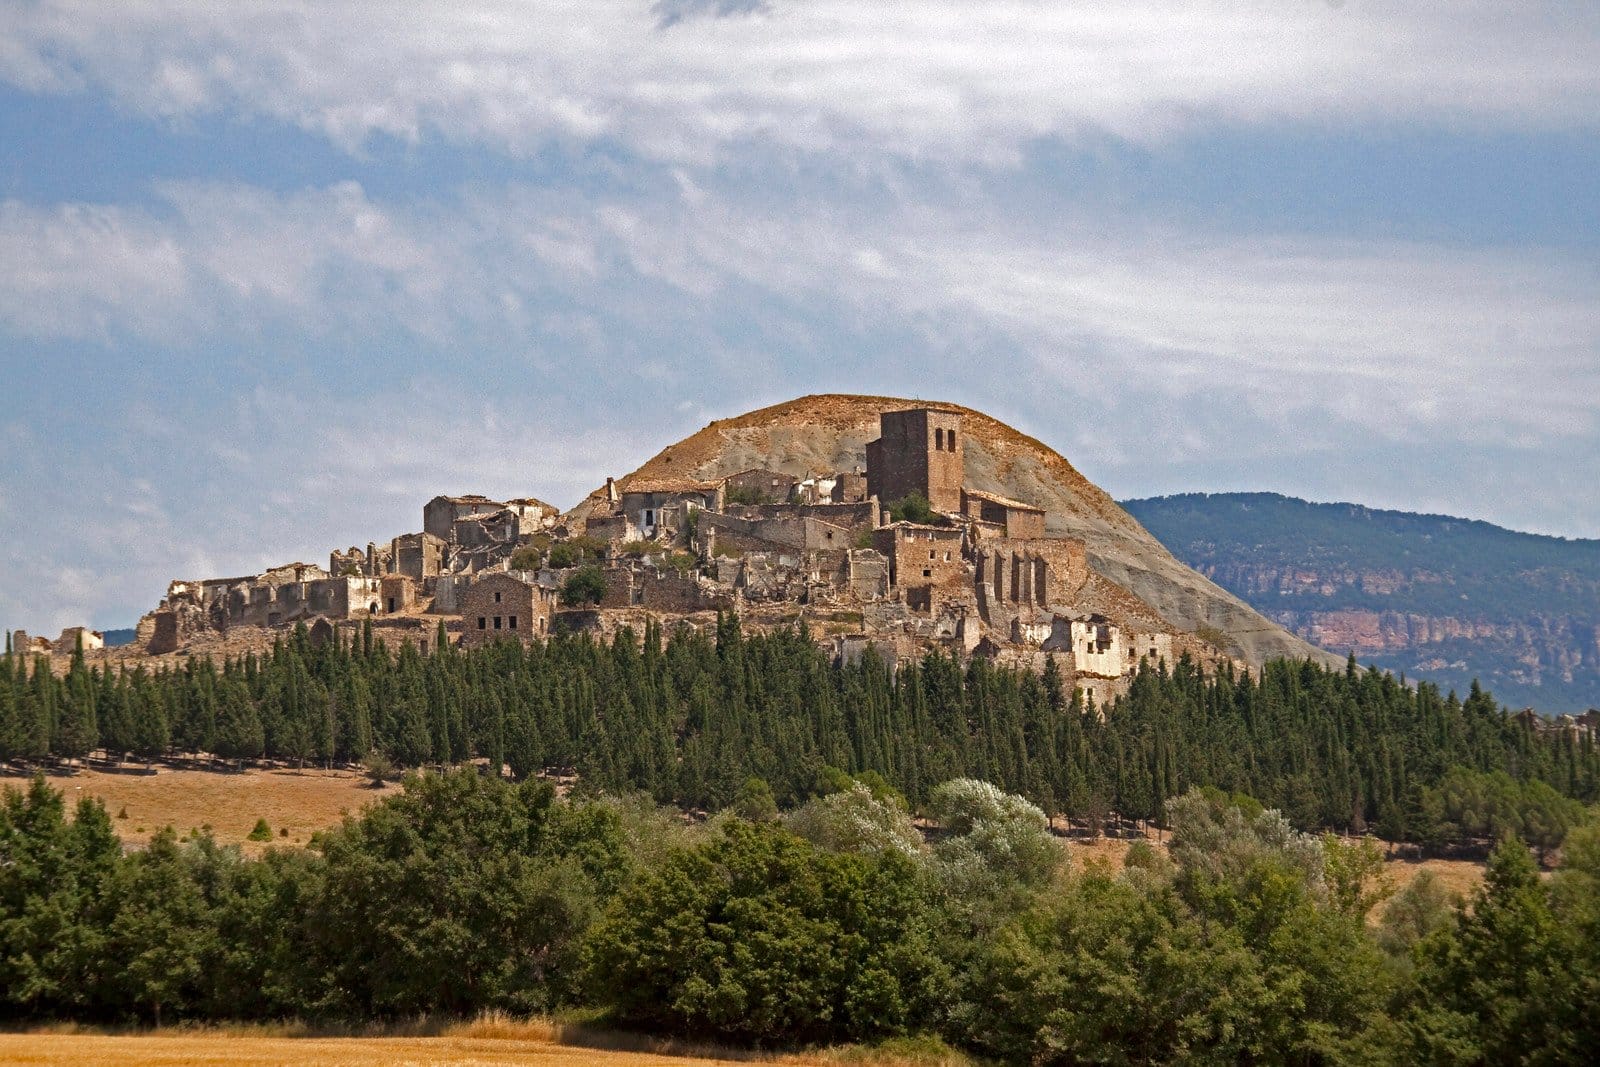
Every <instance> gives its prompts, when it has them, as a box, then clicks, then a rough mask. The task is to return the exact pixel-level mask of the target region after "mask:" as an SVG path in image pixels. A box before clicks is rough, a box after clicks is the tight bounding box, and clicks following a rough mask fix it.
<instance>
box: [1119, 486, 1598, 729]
mask: <svg viewBox="0 0 1600 1067" xmlns="http://www.w3.org/2000/svg"><path fill="white" fill-rule="evenodd" d="M1122 506H1123V507H1124V508H1125V509H1127V511H1128V512H1129V513H1130V514H1132V515H1133V516H1134V517H1135V518H1137V519H1138V520H1139V521H1140V522H1141V523H1142V524H1143V525H1144V526H1145V528H1146V529H1148V530H1149V531H1150V532H1151V533H1152V534H1154V535H1155V536H1156V537H1157V538H1158V539H1159V540H1160V541H1161V542H1162V543H1163V544H1165V545H1166V546H1167V547H1168V548H1169V549H1170V550H1171V551H1172V552H1173V554H1174V555H1176V556H1177V557H1178V558H1179V559H1180V560H1182V561H1183V562H1185V563H1187V564H1188V565H1190V566H1191V567H1193V568H1194V569H1196V570H1197V571H1199V572H1200V573H1202V574H1204V575H1205V576H1206V577H1208V578H1210V579H1211V580H1213V581H1215V582H1216V583H1217V584H1218V585H1221V586H1222V587H1223V588H1225V589H1227V590H1228V591H1229V592H1231V593H1234V594H1235V595H1237V596H1239V597H1241V598H1242V599H1244V600H1245V601H1247V602H1248V603H1249V604H1250V605H1251V606H1252V607H1254V608H1256V609H1257V610H1258V611H1260V612H1261V613H1262V614H1264V615H1266V616H1267V617H1269V618H1271V619H1272V620H1273V621H1275V622H1277V623H1280V624H1281V625H1283V626H1284V627H1285V628H1287V629H1289V630H1292V631H1293V632H1294V633H1296V634H1297V635H1299V636H1300V637H1302V638H1305V639H1306V640H1307V641H1310V642H1312V643H1313V644H1317V645H1320V646H1322V647H1324V648H1327V649H1330V650H1333V651H1336V652H1349V651H1353V652H1355V654H1356V655H1357V656H1359V657H1360V658H1361V660H1362V661H1363V662H1372V663H1376V664H1377V665H1379V666H1381V667H1385V668H1388V669H1390V670H1394V671H1403V672H1405V674H1406V675H1407V676H1409V677H1419V678H1427V679H1429V680H1432V681H1435V682H1438V683H1439V684H1440V685H1442V686H1446V687H1456V688H1465V687H1466V686H1467V685H1468V684H1469V683H1470V682H1471V680H1472V679H1474V678H1477V679H1481V680H1482V682H1483V684H1484V685H1485V686H1487V687H1488V688H1490V689H1492V690H1493V691H1494V692H1495V694H1496V695H1497V696H1499V697H1500V699H1502V700H1504V701H1506V702H1507V703H1511V704H1515V705H1529V706H1533V707H1536V708H1538V709H1539V710H1540V711H1543V712H1546V713H1554V712H1561V711H1574V710H1581V709H1583V708H1585V707H1589V706H1600V541H1597V540H1568V539H1564V538H1559V537H1546V536H1541V535H1537V534H1527V533H1518V532H1516V531H1513V530H1507V529H1504V528H1502V527H1498V526H1494V525H1492V524H1490V523H1487V522H1481V521H1476V520H1470V519H1460V518H1453V517H1450V516H1445V515H1420V514H1414V513H1410V512H1401V511H1385V510H1380V509H1375V508H1367V507H1363V506H1361V505H1358V504H1317V503H1310V502H1307V501H1304V500H1297V499H1295V498H1292V497H1286V496H1281V495H1278V494H1276V493H1211V494H1206V493H1186V494H1181V495H1176V496H1168V497H1153V498H1149V499H1144V500H1130V501H1124V502H1123V504H1122Z"/></svg>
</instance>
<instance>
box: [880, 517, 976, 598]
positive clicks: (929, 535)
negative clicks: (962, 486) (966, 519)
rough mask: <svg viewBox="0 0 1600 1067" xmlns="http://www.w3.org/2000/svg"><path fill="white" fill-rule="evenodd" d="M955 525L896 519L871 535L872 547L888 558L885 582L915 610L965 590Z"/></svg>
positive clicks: (959, 536)
mask: <svg viewBox="0 0 1600 1067" xmlns="http://www.w3.org/2000/svg"><path fill="white" fill-rule="evenodd" d="M962 541H963V535H962V532H961V531H960V530H958V529H953V528H950V527H943V526H919V525H917V524H915V523H910V522H896V523H891V524H889V525H888V526H884V527H882V528H880V529H878V530H877V531H875V532H874V533H873V535H872V543H873V547H874V548H876V549H877V550H878V552H879V553H880V554H882V555H883V556H884V558H885V559H887V560H888V561H889V585H890V587H891V588H892V589H893V590H894V591H895V592H896V593H897V594H898V595H899V596H900V598H901V599H903V600H904V601H905V602H906V605H907V606H908V607H910V608H912V609H913V610H915V611H922V612H932V611H934V610H936V608H937V606H938V605H939V604H940V603H941V602H942V601H944V600H946V599H949V598H950V597H952V596H960V595H962V594H964V593H965V592H967V561H966V560H965V558H963V556H962V552H961V547H962Z"/></svg>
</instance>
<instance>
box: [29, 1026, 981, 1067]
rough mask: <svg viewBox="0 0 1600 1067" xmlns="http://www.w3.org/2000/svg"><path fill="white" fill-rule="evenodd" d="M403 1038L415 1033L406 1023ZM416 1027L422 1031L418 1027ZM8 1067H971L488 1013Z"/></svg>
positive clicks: (123, 1044) (77, 1049)
mask: <svg viewBox="0 0 1600 1067" xmlns="http://www.w3.org/2000/svg"><path fill="white" fill-rule="evenodd" d="M399 1029H400V1030H401V1031H404V1030H405V1029H407V1028H406V1027H405V1026H404V1025H402V1026H401V1027H400V1028H399ZM413 1029H417V1028H416V1027H413ZM0 1063H4V1064H51V1065H56V1064H72V1065H73V1067H124V1065H125V1067H205V1065H209V1064H218V1065H223V1064H226V1065H228V1067H238V1065H241V1064H243V1065H245V1067H268V1065H277V1064H318V1065H327V1067H379V1065H385V1067H387V1065H390V1064H417V1065H422V1064H428V1065H434V1064H438V1065H459V1067H467V1065H477V1064H500V1063H508V1064H509V1063H522V1064H532V1065H535V1067H578V1065H580V1064H594V1065H596V1067H699V1065H710V1064H728V1063H764V1064H786V1065H799V1064H834V1065H851V1067H965V1065H967V1064H969V1063H970V1061H969V1060H968V1059H967V1058H966V1057H964V1056H962V1055H961V1054H960V1053H956V1052H951V1051H948V1050H945V1049H943V1048H942V1047H939V1046H937V1045H935V1046H934V1047H931V1048H929V1047H922V1046H918V1047H913V1048H909V1049H908V1050H907V1051H905V1052H904V1053H902V1052H901V1051H899V1050H897V1049H895V1048H894V1047H892V1046H891V1047H885V1048H876V1049H873V1048H864V1047H851V1046H845V1047H841V1048H836V1049H826V1050H822V1051H819V1052H815V1053H761V1052H751V1051H744V1050H738V1049H725V1048H719V1047H716V1046H699V1045H693V1044H688V1043H684V1042H672V1041H663V1040H656V1039H652V1038H649V1037H645V1036H642V1035H632V1034H622V1033H614V1032H607V1031H603V1030H598V1031H597V1030H592V1029H589V1028H588V1027H586V1026H582V1025H575V1026H574V1025H567V1024H563V1023H559V1022H555V1021H552V1020H549V1019H539V1018H535V1019H526V1020H519V1019H511V1018H508V1017H504V1016H498V1015H488V1016H484V1017H483V1018H480V1019H477V1020H474V1021H472V1022H459V1023H450V1024H446V1025H444V1026H442V1027H435V1028H431V1029H430V1028H429V1027H428V1026H427V1024H425V1023H424V1024H422V1025H421V1027H420V1032H416V1033H405V1032H393V1031H391V1032H389V1033H370V1034H358V1035H356V1036H329V1035H326V1034H317V1033H312V1032H305V1031H303V1030H302V1029H301V1028H300V1027H298V1026H297V1024H285V1025H280V1026H241V1027H199V1028H194V1029H189V1028H180V1029H173V1030H164V1031H154V1032H151V1031H145V1032H140V1033H133V1034H107V1033H94V1032H76V1031H72V1030H67V1031H51V1030H39V1031H35V1032H31V1033H13V1034H6V1033H0Z"/></svg>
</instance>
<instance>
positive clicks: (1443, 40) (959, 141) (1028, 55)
mask: <svg viewBox="0 0 1600 1067" xmlns="http://www.w3.org/2000/svg"><path fill="white" fill-rule="evenodd" d="M705 14H711V15H725V16H731V17H698V16H702V15H705ZM0 41H4V42H6V43H5V45H4V46H3V47H0V78H4V79H5V80H7V81H9V82H10V83H12V84H14V85H17V86H20V87H22V88H24V89H27V90H30V91H34V92H68V91H78V90H80V89H82V88H84V87H89V88H92V89H94V90H96V91H100V92H104V93H107V94H109V95H110V96H111V97H112V98H113V99H115V100H116V101H117V102H118V103H119V104H120V105H121V106H123V107H126V108H128V109H131V110H133V111H137V112H140V113H143V114H147V115H153V116H162V117H182V116H192V115H197V114H207V113H226V114H234V115H242V116H248V117H254V116H266V117H269V118H272V119H275V120H280V121H284V122H289V123H293V124H295V125H298V126H300V127H303V128H305V129H309V130H314V131H317V132H319V133H321V134H323V135H326V136H327V137H329V138H331V139H332V140H334V141H335V142H337V143H339V144H341V145H344V146H346V147H348V148H351V149H352V150H355V149H358V148H359V146H360V145H362V144H363V143H364V142H365V141H367V140H368V139H369V138H371V137H373V136H374V135H385V136H389V137H395V138H398V139H400V140H402V141H410V142H415V141H418V140H421V139H424V138H437V139H443V140H447V141H452V142H456V143H479V144H484V145H488V146H490V147H491V148H493V149H495V150H498V151H508V152H512V153H515V154H525V153H530V152H532V151H535V150H536V149H538V148H539V147H540V146H542V145H544V144H547V143H551V142H556V143H563V142H565V143H578V144H582V143H589V142H597V141H614V142H618V143H621V144H624V145H626V146H628V148H629V150H631V151H634V152H637V153H640V154H643V155H646V156H651V157H655V158H659V159H671V160H679V161H706V160H709V159H713V158H716V157H717V156H718V155H719V154H721V153H723V152H725V151H727V150H729V149H730V148H733V147H736V146H740V145H747V144H751V143H764V144H770V145H774V146H779V147H782V148H786V149H792V150H796V151H800V152H820V151H852V152H857V153H862V154H863V155H864V156H867V157H872V156H878V155H882V154H885V153H887V154H894V155H900V156H907V157H915V158H935V159H956V160H982V161H988V162H1005V161H1007V160H1010V159H1014V158H1015V157H1016V155H1017V153H1018V152H1019V151H1020V150H1021V149H1022V148H1023V147H1024V146H1026V145H1027V144H1028V143H1029V142H1030V141H1032V140H1035V139H1038V138H1049V137H1060V138H1069V139H1070V138H1074V137H1076V136H1078V135H1080V134H1083V133H1095V134H1105V133H1110V134H1112V135H1114V136H1117V137H1122V138H1127V139H1130V140H1135V141H1143V142H1151V141H1159V140H1162V139H1164V138H1167V137H1170V136H1172V135H1174V134H1178V133H1182V132H1185V131H1190V130H1194V129H1196V128H1206V127H1214V126H1218V125H1222V126H1227V125H1237V124H1256V123H1271V122H1300V121H1311V122H1315V123H1318V124H1327V123H1333V124H1336V125H1338V124H1367V123H1384V124H1387V123H1394V122H1422V123H1428V124H1436V125H1437V124H1443V125H1464V126H1469V127H1473V128H1487V129H1500V130H1505V129H1509V130H1526V129H1530V128H1546V129H1573V128H1575V129H1582V130H1593V128H1594V125H1595V122H1596V111H1595V108H1594V101H1595V99H1596V98H1597V96H1600V9H1596V8H1595V7H1594V6H1593V5H1590V4H1571V3H1566V2H1562V0H1529V2H1526V3H1520V4H1515V5H1508V4H1505V3H1502V2H1499V0H1457V2H1455V3H1451V4H1449V5H1440V4H1437V3H1429V2H1427V0H1355V2H1351V3H1348V4H1343V5H1333V4H1329V3H1327V2H1325V0H1255V2H1243V3H1241V2H1237V0H1228V2H1224V0H1180V2H1173V0H1114V2H1113V0H1086V2H1081V3H1073V4H1041V3H1034V2H1027V0H997V2H991V3H983V4H971V3H963V2H959V0H921V2H916V0H907V2H901V3H893V4H861V3H859V2H856V0H809V2H806V3H774V4H771V5H766V4H759V3H750V2H747V0H689V2H686V3H681V2H663V3H658V4H655V5H646V4H644V3H642V2H639V0H583V2H576V0H573V2H552V3H543V4H539V5H528V4H524V3H521V2H513V0H480V2H477V3H460V2H457V0H450V2H444V0H432V2H421V3H416V4H407V5H398V6H397V5H383V4H314V3H309V2H306V3H298V4H295V3H291V4H284V3H262V2H249V0H241V2H238V3H230V4H226V5H195V4H192V3H184V2H182V0H147V2H144V3H140V4H119V5H113V6H109V7H108V6H107V5H105V4H103V3H100V2H99V0H46V2H41V3H29V4H21V5H17V4H13V5H10V6H9V7H8V8H7V9H6V10H5V12H4V13H3V14H0ZM864 161H865V160H864Z"/></svg>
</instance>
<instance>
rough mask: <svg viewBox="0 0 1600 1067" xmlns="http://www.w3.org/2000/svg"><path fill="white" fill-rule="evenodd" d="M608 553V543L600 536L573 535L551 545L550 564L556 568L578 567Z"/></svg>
mask: <svg viewBox="0 0 1600 1067" xmlns="http://www.w3.org/2000/svg"><path fill="white" fill-rule="evenodd" d="M605 554H606V543H605V542H604V541H602V540H600V539H599V538H598V537H571V538H568V539H567V540H565V541H558V542H556V543H555V544H554V545H551V546H550V566H551V567H553V568H555V569H556V570H564V569H566V568H567V567H576V566H579V565H580V564H583V563H587V562H589V561H590V560H597V559H601V558H603V557H604V556H605Z"/></svg>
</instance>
